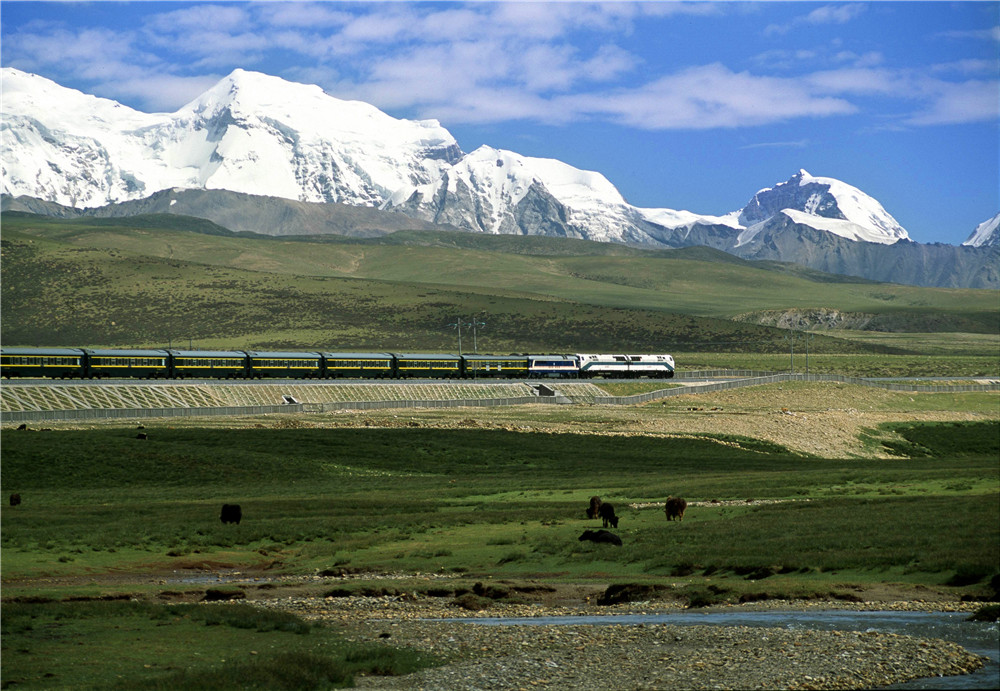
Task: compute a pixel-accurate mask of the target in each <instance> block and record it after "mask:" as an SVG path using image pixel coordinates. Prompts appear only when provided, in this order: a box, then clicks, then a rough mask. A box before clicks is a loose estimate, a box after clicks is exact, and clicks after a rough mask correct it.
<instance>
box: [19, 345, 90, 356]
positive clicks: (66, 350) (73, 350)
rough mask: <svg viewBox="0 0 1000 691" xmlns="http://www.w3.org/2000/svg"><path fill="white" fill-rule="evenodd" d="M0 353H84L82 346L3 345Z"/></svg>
mask: <svg viewBox="0 0 1000 691" xmlns="http://www.w3.org/2000/svg"><path fill="white" fill-rule="evenodd" d="M0 353H3V354H4V355H82V354H83V350H82V349H80V348H21V347H14V348H10V347H8V346H2V347H0Z"/></svg>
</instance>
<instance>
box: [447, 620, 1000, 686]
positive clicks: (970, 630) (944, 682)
mask: <svg viewBox="0 0 1000 691" xmlns="http://www.w3.org/2000/svg"><path fill="white" fill-rule="evenodd" d="M968 618H969V615H968V614H967V613H948V612H855V611H846V610H827V611H814V612H786V611H767V612H745V611H744V612H669V613H665V614H620V615H607V616H568V617H524V618H495V619H490V618H482V619H480V618H476V619H473V618H468V619H453V620H451V621H456V622H464V623H468V624H472V625H485V626H511V625H521V626H532V625H536V626H538V625H547V626H559V625H580V624H592V625H605V626H637V625H639V624H671V625H675V626H686V625H715V626H761V627H772V628H774V627H777V628H785V629H792V630H804V631H806V630H822V631H877V632H880V633H895V634H900V635H906V636H914V637H918V638H940V639H943V640H946V641H952V642H954V643H958V644H959V645H961V646H962V647H963V648H965V649H966V650H968V651H969V652H972V653H975V654H977V655H982V656H984V657H988V658H989V662H987V663H986V665H984V666H983V667H982V668H981V669H980V670H979V671H978V672H975V673H974V674H966V675H961V676H954V677H925V678H923V679H915V680H913V681H910V682H906V683H905V684H896V685H893V686H888V687H885V688H888V689H946V690H947V689H954V690H957V689H998V688H1000V626H998V625H997V623H995V622H994V623H983V622H970V621H967V620H968Z"/></svg>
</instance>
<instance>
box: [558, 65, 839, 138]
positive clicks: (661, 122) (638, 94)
mask: <svg viewBox="0 0 1000 691" xmlns="http://www.w3.org/2000/svg"><path fill="white" fill-rule="evenodd" d="M558 101H559V102H560V103H562V104H564V105H565V106H566V107H567V108H568V109H570V110H572V111H575V112H578V113H580V114H587V115H592V116H606V117H610V118H611V119H613V120H616V121H618V122H622V123H625V124H628V125H631V126H634V127H641V128H644V129H711V128H716V127H720V128H732V127H744V126H756V125H763V124H768V123H775V122H782V121H785V120H789V119H792V118H800V117H826V116H831V115H845V114H850V113H853V112H855V111H856V110H857V109H856V108H855V106H853V105H852V104H851V103H849V102H848V101H845V100H843V99H840V98H834V97H830V96H825V95H817V94H815V93H813V90H812V89H811V88H810V86H809V85H808V84H807V83H805V82H803V81H802V80H797V79H784V78H778V77H762V76H757V75H752V74H749V73H746V72H742V73H736V72H732V71H731V70H729V69H728V68H727V67H725V66H723V65H719V64H715V65H705V66H703V67H694V68H690V69H687V70H683V71H681V72H678V73H676V74H673V75H669V76H665V77H661V78H659V79H657V80H655V81H653V82H650V83H649V84H646V85H644V86H642V87H640V88H637V89H631V90H619V91H616V92H610V93H602V94H592V95H585V96H569V97H565V98H562V99H558Z"/></svg>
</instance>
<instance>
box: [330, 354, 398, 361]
mask: <svg viewBox="0 0 1000 691" xmlns="http://www.w3.org/2000/svg"><path fill="white" fill-rule="evenodd" d="M323 357H325V358H332V359H337V358H351V359H355V360H376V359H382V358H391V357H392V353H323Z"/></svg>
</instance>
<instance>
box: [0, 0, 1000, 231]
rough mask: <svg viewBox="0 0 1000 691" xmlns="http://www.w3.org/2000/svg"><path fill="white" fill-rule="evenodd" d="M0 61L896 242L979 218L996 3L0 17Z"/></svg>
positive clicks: (206, 7)
mask: <svg viewBox="0 0 1000 691" xmlns="http://www.w3.org/2000/svg"><path fill="white" fill-rule="evenodd" d="M0 64H2V65H3V66H4V67H16V68H18V69H21V70H24V71H27V72H33V73H35V74H39V75H42V76H44V77H47V78H49V79H51V80H53V81H55V82H58V83H59V84H62V85H63V86H68V87H71V88H75V89H79V90H80V91H83V92H86V93H90V94H95V95H97V96H101V97H104V98H110V99H114V100H116V101H118V102H120V103H123V104H125V105H128V106H130V107H132V108H135V109H137V110H141V111H145V112H173V111H175V110H177V109H179V108H180V107H182V106H183V105H184V104H186V103H187V102H189V101H191V100H193V99H194V98H195V97H196V96H198V95H199V94H200V93H202V92H203V91H205V90H206V89H208V88H209V87H210V86H212V85H213V84H214V83H216V82H217V81H218V80H219V79H221V78H223V77H224V76H226V75H227V74H229V73H230V72H231V71H232V70H234V69H236V68H243V69H247V70H254V71H258V72H263V73H266V74H270V75H275V76H278V77H282V78H284V79H288V80H291V81H296V82H302V83H307V84H318V85H320V86H321V87H323V89H325V90H326V92H327V93H329V94H330V95H332V96H336V97H338V98H342V99H357V100H362V101H366V102H368V103H371V104H373V105H375V106H377V107H379V108H380V109H382V110H383V111H385V112H387V113H389V114H390V115H392V116H394V117H399V118H410V119H436V120H439V121H440V122H441V124H442V125H444V126H445V127H446V128H447V129H448V130H449V131H450V132H451V133H452V134H453V135H454V136H455V138H456V139H457V140H458V142H459V145H460V146H461V147H462V149H463V150H464V151H467V152H469V151H473V150H474V149H476V148H478V147H479V146H481V145H483V144H486V145H490V146H493V147H496V148H500V149H508V150H511V151H514V152H517V153H520V154H522V155H525V156H536V157H541V158H556V159H559V160H562V161H565V162H566V163H569V164H570V165H573V166H575V167H577V168H582V169H586V170H596V171H598V172H600V173H603V174H604V175H605V176H606V177H607V178H608V179H609V180H610V181H611V182H612V183H613V184H614V185H615V186H616V187H617V188H618V189H619V191H620V192H621V193H622V195H623V196H624V197H625V198H626V200H627V201H628V202H629V203H631V204H633V205H635V206H640V207H647V208H671V209H683V210H688V211H693V212H695V213H699V214H712V215H721V214H725V213H728V212H730V211H734V210H737V209H740V208H742V207H743V206H744V205H745V204H746V203H747V202H748V201H749V200H750V198H751V197H752V196H753V195H754V193H756V192H757V191H758V190H760V189H762V188H766V187H772V186H774V185H775V184H777V183H779V182H783V181H785V180H787V179H788V178H790V177H791V176H792V175H793V174H795V173H796V172H797V171H798V170H799V169H805V170H806V171H808V172H809V173H811V174H812V175H815V176H821V177H833V178H837V179H839V180H842V181H844V182H846V183H848V184H850V185H853V186H855V187H857V188H859V189H861V190H862V191H864V192H865V193H867V194H869V195H871V196H872V197H874V198H875V199H876V200H878V201H879V202H880V203H881V204H882V206H883V207H885V209H886V210H887V211H888V212H889V213H890V214H892V215H893V216H894V217H895V218H896V220H897V221H899V223H900V224H901V225H902V226H903V227H904V228H906V230H907V231H908V233H909V235H910V238H911V239H913V240H915V241H917V242H925V243H926V242H946V243H952V244H958V243H961V242H963V241H964V240H965V239H966V238H967V237H968V236H969V235H970V234H971V233H972V231H973V230H974V228H975V227H976V226H977V225H978V224H979V223H981V222H983V221H985V220H987V219H989V218H990V217H992V216H993V215H994V214H996V213H997V212H998V211H1000V2H886V1H883V2H800V1H788V2H762V3H758V2H690V3H682V2H607V3H586V2H547V3H535V2H390V1H387V2H364V3H347V2H307V3H300V2H263V1H260V2H131V3H119V2H18V1H10V0H3V1H2V2H0Z"/></svg>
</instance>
